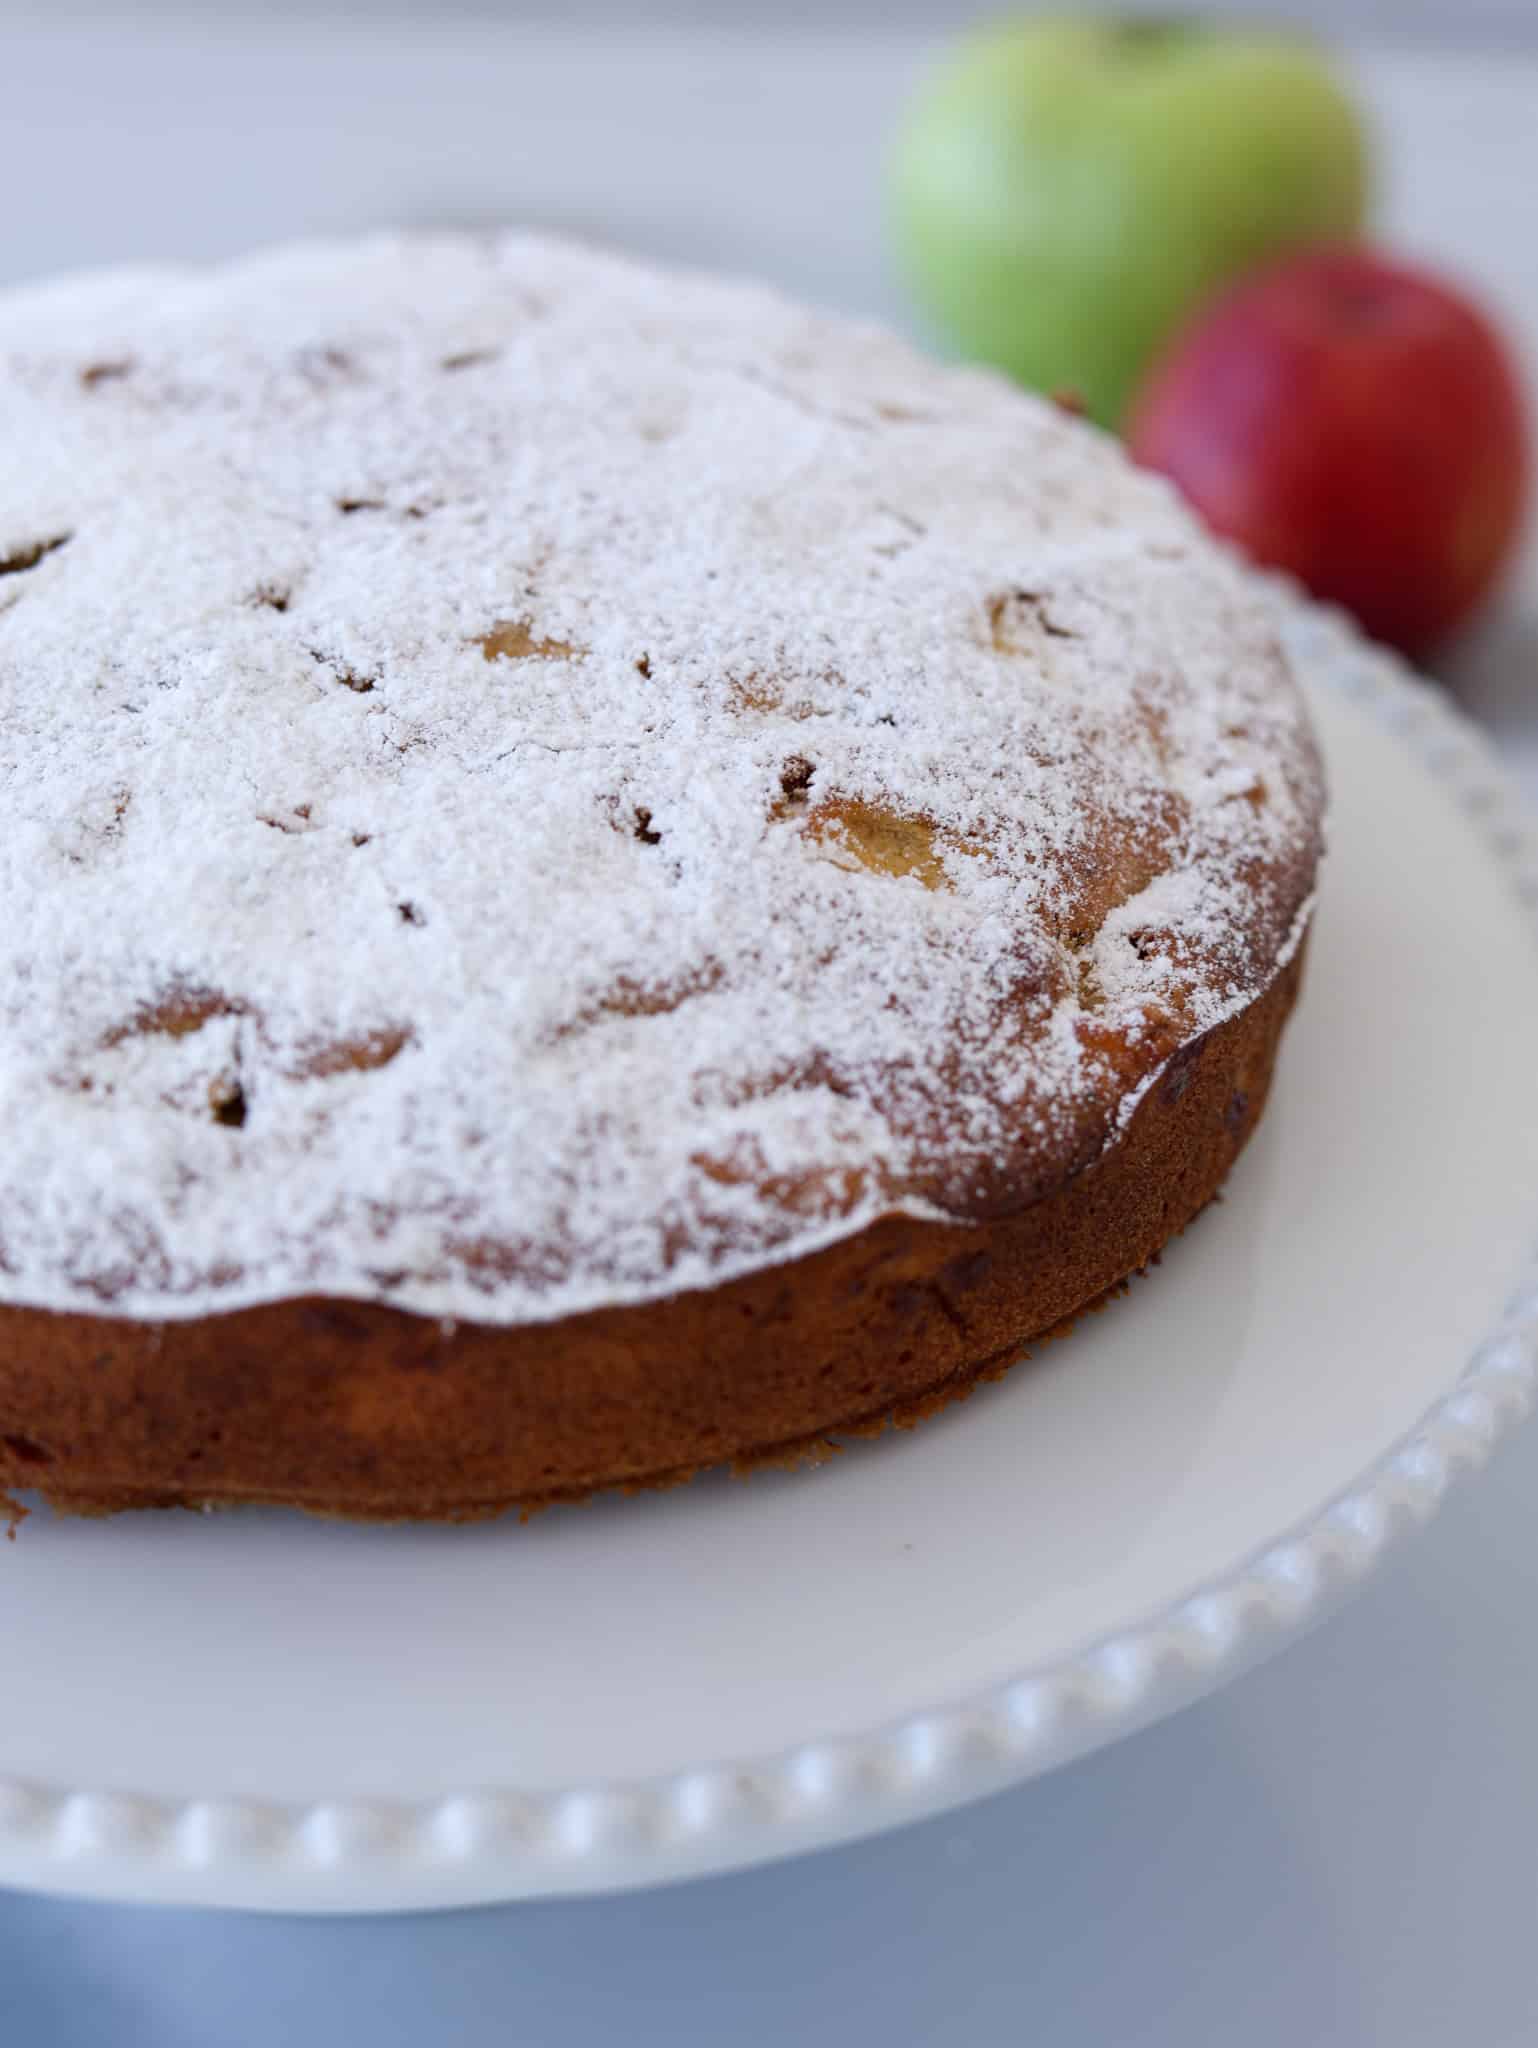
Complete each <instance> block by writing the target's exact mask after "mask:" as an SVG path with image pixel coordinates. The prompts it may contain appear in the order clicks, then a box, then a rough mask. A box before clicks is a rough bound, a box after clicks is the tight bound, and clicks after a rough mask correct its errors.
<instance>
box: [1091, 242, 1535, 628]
mask: <svg viewBox="0 0 1538 2048" xmlns="http://www.w3.org/2000/svg"><path fill="white" fill-rule="evenodd" d="M1128 442H1129V445H1130V447H1131V449H1132V452H1133V454H1134V455H1135V456H1136V457H1137V458H1138V460H1139V461H1141V462H1145V463H1147V464H1149V466H1150V467H1152V468H1154V469H1160V470H1163V471H1164V472H1165V473H1166V475H1168V476H1171V477H1173V478H1174V480H1175V482H1176V483H1177V484H1179V485H1180V487H1181V489H1182V490H1183V491H1184V492H1185V494H1186V496H1187V497H1188V498H1189V499H1190V500H1191V502H1192V503H1193V504H1194V505H1195V506H1196V508H1197V510H1198V511H1199V512H1200V513H1201V514H1202V515H1203V517H1204V518H1205V519H1206V520H1207V522H1208V524H1209V525H1210V526H1212V527H1213V528H1215V529H1216V531H1217V532H1219V533H1222V534H1226V535H1228V536H1229V538H1230V539H1232V540H1235V541H1237V542H1239V543H1240V545H1241V546H1243V547H1244V548H1245V549H1247V550H1248V552H1249V553H1250V554H1251V555H1252V556H1253V557H1254V558H1255V559H1256V560H1257V561H1259V562H1264V563H1267V564H1269V565H1270V566H1272V567H1275V568H1280V569H1287V570H1290V571H1291V572H1292V574H1293V575H1294V576H1296V577H1298V578H1299V580H1300V581H1301V582H1302V583H1304V584H1305V585H1306V586H1307V588H1308V589H1310V590H1311V591H1313V592H1314V594H1315V595H1316V596H1318V597H1322V598H1326V599H1328V600H1330V601H1332V602H1333V603H1336V604H1341V605H1344V606H1345V607H1346V608H1347V609H1348V610H1350V611H1352V612H1354V613H1355V614H1356V616H1357V617H1358V618H1359V619H1360V620H1361V622H1362V624H1363V625H1364V626H1365V627H1366V628H1367V630H1368V632H1369V633H1372V634H1374V635H1375V636H1376V637H1377V638H1378V639H1380V640H1386V641H1388V642H1389V643H1390V644H1391V645H1393V646H1395V647H1400V648H1403V649H1404V650H1405V651H1406V652H1407V653H1410V654H1416V655H1423V654H1425V653H1426V652H1427V650H1428V649H1429V648H1431V647H1432V646H1434V645H1435V644H1436V643H1437V642H1438V641H1439V640H1441V639H1442V638H1444V636H1445V635H1446V634H1448V633H1449V632H1450V631H1451V630H1452V629H1453V628H1454V627H1455V626H1457V625H1458V624H1459V623H1460V622H1461V621H1462V620H1463V619H1465V618H1466V617H1467V616H1468V614H1469V613H1470V612H1471V611H1472V610H1473V609H1474V607H1475V606H1476V605H1477V604H1478V602H1479V600H1480V599H1481V598H1482V597H1483V596H1484V594H1485V592H1486V591H1487V590H1488V589H1489V587H1490V585H1491V583H1492V582H1493V581H1494V579H1495V577H1496V575H1497V573H1498V571H1499V570H1500V567H1501V565H1502V563H1503V561H1504V560H1505V558H1506V556H1507V554H1508V553H1509V552H1510V549H1511V546H1512V543H1513V541H1514V540H1515V538H1516V536H1517V533H1518V530H1519V528H1520V525H1521V520H1522V507H1523V502H1524V499H1525V497H1526V493H1527V477H1528V438H1527V425H1526V418H1525V410H1524V405H1523V400H1522V393H1521V389H1520V386H1519V384H1518V381H1517V377H1516V374H1515V372H1514V370H1513V367H1512V363H1511V359H1510V357H1509V356H1508V354H1507V352H1506V350H1505V348H1504V347H1503V345H1502V343H1501V340H1500V338H1499V336H1498V335H1497V334H1496V332H1495V329H1494V328H1493V327H1492V326H1491V324H1490V322H1489V321H1488V320H1487V319H1486V318H1485V316H1484V315H1483V314H1482V313H1481V312H1480V311H1479V310H1478V309H1477V308H1476V307H1474V306H1472V305H1470V304H1469V302H1468V300H1467V299H1466V298H1464V297H1463V296H1462V295H1461V294H1460V293H1458V292H1456V291H1453V290H1451V289H1450V288H1449V287H1448V286H1447V285H1445V284H1441V283H1439V282H1438V281H1437V280H1436V279H1435V278H1432V277H1428V276H1426V275H1425V274H1424V273H1423V272H1421V271H1418V270H1413V269H1410V268H1408V267H1406V266H1405V265H1404V264H1401V263H1394V262H1390V261H1388V260H1386V259H1385V258H1384V257H1382V256H1379V255H1375V254H1373V253H1371V252H1369V251H1366V250H1363V249H1357V248H1327V249H1319V250H1313V251H1309V252H1307V253H1305V254H1302V255H1298V256H1293V257H1290V258H1288V259H1286V260H1285V261H1283V262H1281V263H1279V264H1277V265H1276V266H1275V267H1274V268H1271V269H1267V270H1264V271H1262V272H1260V273H1259V274H1258V275H1256V276H1253V277H1251V278H1250V279H1248V280H1247V281H1246V282H1244V283H1243V284H1241V285H1239V286H1238V287H1237V289H1235V290H1234V291H1232V292H1230V293H1228V294H1227V295H1226V296H1224V297H1223V298H1221V299H1220V300H1219V301H1218V302H1217V303H1216V304H1214V305H1213V306H1211V307H1210V308H1209V309H1208V310H1207V311H1206V312H1205V313H1203V314H1202V315H1200V316H1199V317H1198V318H1197V320H1196V322H1195V324H1194V325H1193V326H1192V327H1190V328H1189V329H1187V331H1186V332H1185V334H1184V335H1182V336H1181V337H1179V338H1178V339H1177V340H1176V342H1175V344H1174V346H1173V347H1172V348H1171V350H1170V351H1169V353H1168V354H1167V355H1166V356H1164V357H1163V359H1162V360H1161V361H1160V362H1159V363H1158V364H1157V365H1156V366H1155V369H1154V371H1153V373H1152V376H1151V377H1150V379H1149V381H1148V383H1147V384H1146V385H1145V387H1144V389H1143V391H1142V393H1141V395H1140V397H1139V399H1138V402H1137V405H1136V407H1135V408H1134V411H1133V416H1132V423H1131V427H1130V431H1129V434H1128Z"/></svg>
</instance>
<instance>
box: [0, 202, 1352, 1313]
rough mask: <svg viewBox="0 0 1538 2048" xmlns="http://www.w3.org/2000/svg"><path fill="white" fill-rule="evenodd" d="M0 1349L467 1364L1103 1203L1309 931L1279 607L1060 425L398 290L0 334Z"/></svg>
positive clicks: (474, 251) (793, 363)
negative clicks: (1154, 1118)
mask: <svg viewBox="0 0 1538 2048" xmlns="http://www.w3.org/2000/svg"><path fill="white" fill-rule="evenodd" d="M0 732H3V733H4V735H5V739H4V745H3V751H0V795H3V804H4V808H3V811H0V819H3V823H0V886H3V890H4V899H3V900H4V901H5V903H6V906H7V914H6V919H5V923H4V928H3V930H0V1300H5V1301H12V1302H18V1303H30V1304H38V1305H45V1306H55V1307H59V1308H73V1309H79V1308H82V1307H84V1308H94V1309H108V1308H110V1309H111V1310H112V1311H113V1312H114V1313H120V1314H131V1315H137V1316H155V1317H169V1316H184V1315H198V1314H204V1313H207V1312H209V1311H211V1310H213V1309H220V1308H233V1307H236V1306H239V1305H242V1304H244V1303H249V1302H253V1301H258V1300H264V1299H272V1298H276V1297H281V1296H285V1295H293V1294H299V1293H315V1292H321V1293H329V1294H337V1295H349V1296H360V1297H365V1298H371V1299H378V1300H386V1301H391V1302H394V1303H397V1304H398V1305H401V1306H404V1307H409V1308H413V1309H416V1310H420V1311H422V1312H424V1313H433V1314H439V1315H463V1316H471V1317H475V1318H478V1319H481V1320H486V1321H508V1322H511V1321H520V1320H529V1319H537V1318H544V1317H552V1316H556V1315H561V1314H566V1313H570V1312H573V1311H576V1310H580V1309H583V1308H587V1307H591V1306H595V1305H599V1304H602V1303H610V1302H621V1301H635V1300H641V1299H646V1298H648V1297H651V1296H655V1295H657V1294H660V1293H664V1292H669V1291H672V1290H675V1289H677V1288H680V1287H686V1286H696V1285H708V1284H712V1283H714V1282H718V1281H720V1280H722V1279H723V1278H726V1277H728V1276H730V1275H731V1274H733V1273H738V1272H742V1271H745V1270H748V1269H750V1268H752V1267H753V1266H755V1265H759V1264H762V1263H764V1262H766V1261H770V1260H780V1259H785V1258H789V1257H792V1256H795V1255H797V1254H800V1253H802V1252H806V1251H810V1250H812V1249H814V1248H816V1247H817V1246H818V1245H820V1244H823V1243H827V1242H830V1241H832V1240H833V1239H835V1238H837V1237H840V1236H843V1235H845V1234H847V1233H849V1232H852V1231H854V1230H857V1229H859V1228H862V1227H863V1226H864V1225H865V1224H867V1223H869V1222H870V1221H872V1220H874V1218H875V1217H877V1216H878V1215H880V1214H883V1213H888V1212H890V1211H893V1210H904V1211H908V1212H910V1213H914V1214H923V1215H944V1216H957V1217H964V1216H966V1215H968V1214H977V1213H983V1212H984V1211H986V1210H988V1209H989V1208H990V1207H997V1206H998V1204H999V1203H1001V1202H1007V1201H1016V1200H1024V1199H1029V1197H1030V1194H1031V1193H1032V1191H1033V1190H1034V1189H1035V1188H1036V1187H1038V1186H1046V1185H1050V1184H1051V1183H1052V1181H1053V1180H1054V1179H1055V1178H1059V1177H1060V1176H1061V1174H1062V1173H1063V1172H1065V1171H1071V1170H1074V1169H1075V1168H1077V1167H1080V1166H1082V1165H1084V1164H1087V1163H1088V1162H1089V1161H1090V1160H1091V1159H1093V1158H1094V1157H1095V1156H1097V1154H1098V1153H1099V1152H1100V1151H1101V1150H1102V1149H1103V1148H1104V1146H1105V1145H1106V1144H1107V1143H1108V1142H1110V1141H1111V1139H1112V1138H1113V1137H1114V1135H1115V1134H1116V1132H1117V1131H1118V1130H1119V1129H1120V1128H1121V1127H1122V1126H1123V1124H1124V1122H1125V1118H1126V1116H1127V1114H1128V1113H1129V1112H1130V1106H1131V1104H1132V1103H1133V1102H1134V1101H1135V1100H1136V1099H1137V1098H1138V1096H1139V1095H1140V1093H1141V1092H1142V1090H1143V1089H1144V1088H1146V1086H1147V1085H1148V1083H1149V1080H1150V1078H1151V1077H1152V1076H1153V1075H1154V1074H1156V1073H1157V1072H1158V1071H1159V1070H1160V1069H1161V1067H1162V1065H1163V1064H1164V1062H1165V1061H1167V1059H1168V1058H1169V1057H1170V1055H1171V1053H1172V1052H1173V1051H1174V1050H1176V1049H1178V1047H1179V1046H1180V1045H1182V1044H1184V1043H1187V1042H1188V1041H1189V1040H1190V1039H1191V1038H1193V1037H1195V1036H1197V1035H1199V1034H1200V1033H1201V1032H1203V1031H1205V1030H1208V1029H1210V1028H1212V1026H1213V1025H1215V1024H1216V1023H1218V1022H1220V1021H1222V1019H1223V1018H1224V1017H1226V1016H1229V1015H1231V1014H1233V1013H1234V1012H1235V1011H1236V1010H1237V1009H1238V1008H1240V1007H1242V1006H1243V1004H1245V1003H1246V1002H1248V1001H1250V1000H1252V999H1253V997H1254V996H1255V995H1256V994H1258V993H1259V992H1260V990H1261V989H1262V988H1263V987H1264V986H1265V985H1266V983H1267V982H1268V981H1269V980H1270V979H1271V978H1272V976H1273V975H1274V974H1275V973H1276V972H1277V970H1278V968H1279V966H1280V964H1281V963H1282V961H1283V959H1284V958H1285V957H1286V955H1287V952H1288V950H1289V949H1290V948H1291V947H1292V946H1293V945H1294V944H1295V943H1296V941H1297V936H1298V934H1299V932H1300V931H1301V928H1302V921H1303V917H1304V914H1305V913H1304V905H1305V902H1306V899H1307V897H1308V894H1309V891H1310V889H1311V887H1312V878H1313V869H1314V864H1315V857H1316V853H1317V845H1318V820H1319V809H1320V789H1319V776H1318V766H1317V761H1316V759H1315V755H1314V751H1313V747H1312V742H1311V740H1310V737H1309V735H1308V731H1307V727H1306V723H1305V720H1304V717H1303V713H1302V710H1301V707H1300V704H1299V701H1298V698H1297V695H1296V692H1295V690H1294V687H1293V684H1292V680H1291V675H1290V671H1289V668H1288V665H1287V662H1286V659H1285V656H1284V655H1283V653H1282V651H1281V649H1280V647H1279V645H1278V643H1277V639H1276V627H1275V620H1274V617H1273V613H1272V611H1271V608H1270V607H1269V605H1268V603H1267V602H1266V600H1265V599H1264V597H1263V596H1262V595H1260V594H1257V593H1256V592H1255V591H1254V590H1253V589H1252V587H1251V585H1250V583H1249V582H1248V580H1247V579H1246V578H1245V576H1244V575H1243V573H1242V572H1241V571H1240V570H1238V569H1237V568H1236V567H1234V566H1233V565H1232V564H1231V563H1230V562H1229V561H1228V560H1226V559H1225V558H1224V557H1223V556H1221V555H1220V554H1219V553H1218V552H1217V551H1216V550H1214V549H1213V548H1212V547H1211V546H1210V545H1209V544H1208V543H1206V542H1205V541H1204V540H1203V539H1202V538H1201V537H1200V535H1199V534H1198V533H1197V532H1196V530H1195V528H1194V526H1193V524H1192V523H1191V521H1190V520H1189V519H1188V518H1187V516H1186V515H1185V514H1184V513H1183V512H1182V511H1181V510H1180V508H1179V507H1178V506H1177V505H1176V504H1175V502H1174V501H1173V499H1172V498H1171V497H1170V496H1169V494H1168V493H1167V492H1166V491H1165V490H1164V489H1163V487H1162V486H1160V485H1159V484H1157V483H1156V482H1154V481H1153V480H1151V479H1148V478H1146V477H1140V476H1138V475H1136V474H1135V473H1134V472H1133V471H1132V470H1131V469H1130V468H1129V467H1128V466H1127V464H1126V463H1125V462H1124V460H1123V459H1122V457H1121V456H1120V454H1119V453H1118V452H1117V450H1116V449H1115V448H1114V446H1113V445H1112V444H1111V443H1109V442H1108V441H1106V440H1105V439H1103V438H1102V437H1100V436H1098V435H1096V434H1095V433H1093V432H1092V431H1091V430H1090V429H1088V428H1086V427H1084V426H1082V425H1080V424H1079V423H1077V422H1074V421H1070V420H1068V419H1065V418H1064V417H1063V416H1061V415H1060V414H1059V413H1058V412H1057V411H1055V410H1054V409H1053V408H1052V407H1050V406H1047V405H1045V404H1042V403H1039V402H1037V401H1034V400H1032V399H1029V398H1027V397H1024V396H1022V395H1021V394H1019V393H1017V392H1014V391H1012V390H1009V389H1007V388H1006V387H1005V386H1004V385H1002V384H1001V383H999V382H998V381H996V380H994V379H992V378H990V377H987V376H984V375H981V374H978V373H975V372H965V371H944V370H939V369H937V368H935V367H934V366H933V365H931V364H929V363H927V362H925V361H924V360H923V359H921V358H919V357H918V356H916V355H914V354H913V353H912V352H911V351H910V350H908V349H907V348H905V347H904V346H903V345H901V344H900V343H898V342H897V341H895V340H892V339H890V338H888V337H886V336H884V335H882V334H879V333H876V332H874V331H872V330H869V329H866V328H863V327H859V326H855V325H852V324H849V323H843V322H838V321H834V320H830V319H828V318H826V317H823V316H819V315H814V314H811V313H808V312H805V311H803V310H801V309H799V308H797V307H795V306H792V305H790V304H788V303H787V302H785V301H783V300H781V299H779V298H777V297H775V296H774V295H773V294H771V293H768V292H766V291H763V290H759V289H757V288H753V287H748V286H743V285H739V284H734V283H721V282H716V281H709V280H704V279H700V278H695V277H688V278H684V277H680V276H677V275H674V274H669V273H663V272H658V271H653V270H650V269H646V268H644V267H641V266H639V265H635V264H632V263H629V262H625V261H622V260H620V259H617V258H613V257H608V256H601V255H596V254H593V253H591V252H587V251H584V250H581V249H578V248H575V247H573V246H570V245H567V244H563V243H558V242H553V241H548V240H543V239H539V238H535V237H529V236H517V235H510V236H504V237H497V238H487V239H475V240H471V239H464V238H427V239H420V240H402V239H390V238H381V239H377V240H373V241H369V242H364V243H358V244H349V245H344V246H329V245H328V246H314V247H303V248H298V249H289V250H285V251H280V252H277V253H275V254H272V255H268V256H263V257H260V258H257V259H255V260H252V261H249V262H246V263H243V264H240V265H237V266H235V267H232V268H228V269H225V270H222V271H218V272H213V273H207V274H192V273H182V272H155V273H149V272H145V273H122V274H115V275H111V276H108V277H105V278H100V277H99V278H94V279H87V280H81V281H68V282H65V283H63V284H59V285H54V286H48V287H44V288H41V289H35V290H32V291H29V292H25V293H21V294H13V295H11V296H10V298H9V299H7V300H5V301H3V302H0Z"/></svg>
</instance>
